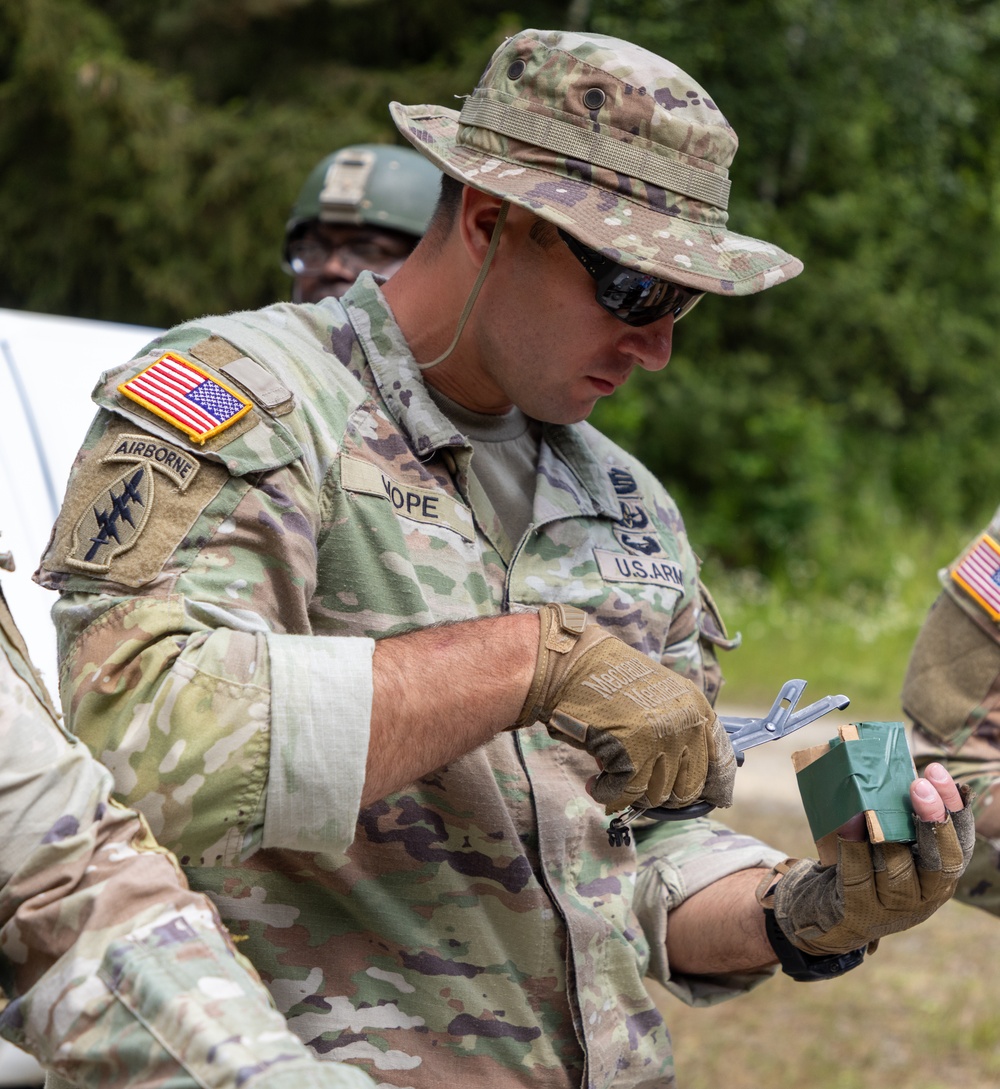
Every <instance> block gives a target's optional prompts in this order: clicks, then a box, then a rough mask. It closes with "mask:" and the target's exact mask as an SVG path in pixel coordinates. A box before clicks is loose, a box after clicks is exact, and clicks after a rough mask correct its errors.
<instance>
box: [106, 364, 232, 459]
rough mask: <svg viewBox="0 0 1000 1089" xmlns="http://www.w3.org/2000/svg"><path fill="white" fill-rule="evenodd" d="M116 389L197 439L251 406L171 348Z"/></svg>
mask: <svg viewBox="0 0 1000 1089" xmlns="http://www.w3.org/2000/svg"><path fill="white" fill-rule="evenodd" d="M118 391H119V392H120V393H124V394H125V396H126V397H130V398H131V399H132V400H133V401H136V402H138V403H139V404H140V405H142V406H143V408H148V409H149V411H150V412H154V413H156V415H157V416H159V417H160V418H161V419H163V420H166V421H167V423H169V424H172V425H173V426H174V427H177V428H180V430H181V431H183V432H185V434H188V435H190V436H191V438H192V439H194V441H195V442H199V443H200V442H205V440H206V439H210V438H211V437H212V436H213V435H218V433H219V432H220V431H225V429H226V428H227V427H230V426H231V425H232V424H234V423H236V421H237V420H238V419H240V417H241V416H244V415H246V413H248V412H249V411H250V409H251V408H253V403H252V402H251V401H248V400H247V399H246V398H245V397H241V396H240V394H238V393H237V392H236V391H235V390H233V389H230V388H229V387H228V386H224V385H223V384H222V383H221V382H219V381H218V380H217V379H215V378H212V377H211V376H210V375H208V374H206V373H205V372H204V371H203V370H201V369H200V368H199V367H196V366H195V365H194V364H193V363H190V362H189V361H188V360H186V359H182V358H181V357H180V356H178V355H174V354H173V352H167V353H166V354H165V355H161V356H160V358H159V359H158V360H157V361H156V362H155V363H151V364H150V365H149V366H148V367H146V368H145V369H144V370H141V371H140V372H139V373H138V374H137V375H136V376H135V377H134V378H130V379H129V380H128V381H127V382H123V383H122V384H121V385H120V386H119V387H118Z"/></svg>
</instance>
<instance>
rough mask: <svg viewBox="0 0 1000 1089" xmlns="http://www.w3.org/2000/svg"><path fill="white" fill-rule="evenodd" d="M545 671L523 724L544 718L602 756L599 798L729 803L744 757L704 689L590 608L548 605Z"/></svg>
mask: <svg viewBox="0 0 1000 1089" xmlns="http://www.w3.org/2000/svg"><path fill="white" fill-rule="evenodd" d="M539 620H540V623H541V637H540V639H539V650H538V660H537V663H536V666H535V676H534V680H533V681H532V685H531V688H530V690H529V692H528V697H527V699H526V700H525V704H524V707H523V708H522V710H521V714H520V715H519V716H518V719H517V723H516V725H518V726H524V725H528V724H529V723H532V722H536V721H540V722H544V723H547V724H548V726H549V729H550V732H553V731H557V732H558V733H559V735H560V736H561V737H562V739H563V740H566V741H568V742H570V743H571V744H575V745H577V746H579V747H580V748H583V749H586V751H587V752H589V753H590V754H591V755H592V756H593V757H594V758H595V759H596V760H597V762H598V763H599V764H600V766H601V773H600V775H599V776H598V778H597V781H596V783H595V785H594V789H593V795H594V798H595V799H596V800H597V801H599V802H601V803H603V804H604V806H605V808H606V811H607V812H608V813H615V812H618V811H619V810H622V809H625V808H626V807H627V806H629V805H635V806H638V807H640V808H650V807H652V806H660V805H668V806H673V807H680V806H684V805H688V804H690V803H691V802H693V801H695V800H697V799H705V800H707V801H710V802H713V803H714V804H715V805H719V806H728V805H729V804H730V803H731V801H732V789H733V779H734V777H735V774H736V760H735V757H734V755H733V750H732V746H731V745H730V743H729V739H728V737H727V735H726V732H725V730H724V729H723V726H722V724H721V722H720V721H719V719H718V716H717V715H716V714H715V711H714V710H713V709H712V706H711V704H709V702H708V700H707V699H706V698H705V695H704V693H703V692H702V691H701V690H700V689H699V688H697V687H696V686H695V685H694V684H692V683H691V682H690V681H688V680H686V679H685V678H683V677H681V676H680V675H679V674H677V673H674V672H672V671H671V670H669V669H667V668H666V667H664V666H662V665H660V664H659V663H658V662H655V661H653V660H652V659H650V658H648V657H646V655H644V654H641V653H640V652H639V651H637V650H633V649H632V647H630V646H629V645H628V644H627V643H624V642H622V640H620V639H617V638H616V637H615V636H613V635H611V634H610V633H608V632H606V631H603V630H601V629H600V628H598V627H597V626H596V625H594V624H590V623H588V620H587V616H586V614H585V613H584V612H582V610H580V609H576V608H574V607H573V606H570V605H546V606H543V608H542V609H541V610H540V611H539Z"/></svg>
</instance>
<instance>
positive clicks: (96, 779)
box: [0, 557, 372, 1089]
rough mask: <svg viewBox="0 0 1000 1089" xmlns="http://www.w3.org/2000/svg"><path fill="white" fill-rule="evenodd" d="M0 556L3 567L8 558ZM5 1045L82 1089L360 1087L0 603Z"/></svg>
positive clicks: (0, 923) (0, 1018) (0, 1029)
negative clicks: (289, 1006)
mask: <svg viewBox="0 0 1000 1089" xmlns="http://www.w3.org/2000/svg"><path fill="white" fill-rule="evenodd" d="M0 559H2V557H0ZM0 740H2V742H3V753H4V758H3V768H2V771H0V827H2V828H3V839H2V844H3V846H2V849H0V983H2V986H3V990H4V993H5V994H6V996H7V998H8V999H9V1001H8V1003H7V1005H6V1006H5V1007H4V1008H3V1012H2V1013H0V1033H2V1034H3V1036H4V1037H5V1039H7V1040H9V1041H11V1043H14V1044H16V1045H17V1046H19V1047H21V1048H23V1049H24V1050H26V1051H28V1052H30V1053H31V1054H32V1055H34V1056H35V1057H36V1058H37V1059H38V1060H39V1062H41V1063H42V1064H43V1065H44V1066H45V1067H46V1068H47V1069H48V1070H50V1071H52V1072H53V1073H55V1074H56V1075H57V1077H60V1078H61V1077H65V1078H66V1079H68V1080H70V1081H72V1082H73V1084H75V1085H81V1086H101V1087H102V1089H110V1087H124V1086H131V1085H146V1086H150V1085H163V1084H167V1083H169V1084H170V1085H171V1086H175V1087H177V1089H183V1087H185V1086H190V1087H191V1089H194V1087H195V1086H202V1087H208V1086H211V1087H219V1089H236V1087H237V1086H244V1087H246V1089H252V1087H253V1086H257V1085H261V1084H265V1083H266V1084H267V1085H268V1086H288V1087H289V1089H291V1087H293V1086H294V1087H295V1089H302V1087H305V1086H312V1087H315V1089H320V1087H326V1089H364V1087H365V1086H369V1087H370V1086H371V1084H372V1083H371V1082H370V1081H369V1079H368V1078H367V1077H365V1075H364V1074H363V1073H362V1072H361V1071H360V1070H357V1069H353V1068H350V1067H346V1066H342V1065H340V1064H334V1063H319V1062H317V1061H316V1059H315V1057H314V1056H312V1055H311V1054H310V1053H309V1052H308V1051H307V1050H306V1049H305V1048H304V1047H303V1046H302V1043H301V1041H300V1040H299V1039H298V1038H297V1037H295V1036H293V1035H292V1034H291V1033H290V1032H289V1031H288V1029H287V1027H286V1025H285V1024H284V1022H283V1020H282V1018H281V1017H280V1015H279V1014H278V1013H277V1012H276V1011H275V1009H274V1008H273V1006H272V1005H271V1004H270V1001H269V998H268V994H267V991H265V990H264V988H263V987H262V986H261V984H260V980H259V979H258V978H257V976H256V974H255V973H254V971H253V969H252V968H251V967H250V966H249V965H248V964H247V963H246V961H245V960H244V959H243V958H242V957H240V956H239V955H238V954H237V953H236V952H235V951H234V949H233V946H232V944H231V943H230V941H229V938H228V936H227V935H226V933H225V931H224V929H223V927H222V924H221V922H220V921H219V918H218V916H217V914H216V912H215V910H214V908H213V907H212V905H211V903H210V902H209V901H208V900H207V899H206V898H205V897H204V896H200V895H197V894H195V893H192V892H190V891H189V889H188V887H187V883H186V882H185V881H184V878H183V876H182V875H181V872H180V870H179V869H178V867H177V863H176V861H175V860H174V859H173V858H172V857H171V856H170V855H168V854H167V853H166V852H165V851H163V850H162V849H160V848H159V847H158V846H157V845H156V843H155V842H154V841H153V839H152V836H151V835H150V834H149V829H148V828H147V827H146V825H145V822H143V821H142V820H141V819H140V818H139V817H138V816H137V815H136V814H135V813H131V812H129V811H128V810H126V809H123V808H121V807H120V806H119V805H117V804H115V803H113V802H111V801H110V800H109V797H110V790H111V785H112V784H111V775H110V774H109V773H108V771H107V770H106V769H105V768H102V767H101V766H100V765H99V764H98V763H97V762H96V761H95V760H94V759H93V757H92V756H91V755H90V753H89V752H88V751H87V750H86V748H85V746H83V745H82V744H80V743H79V742H77V741H75V740H73V739H71V738H69V737H68V736H67V735H66V734H65V733H64V731H63V729H62V727H61V726H60V725H59V719H58V715H57V713H56V711H55V708H54V707H53V706H52V703H51V700H50V698H49V695H48V693H47V692H46V690H45V687H44V685H43V684H42V681H41V679H40V677H39V676H38V674H37V673H36V672H35V670H34V669H33V667H32V665H31V662H30V660H29V658H28V655H27V650H26V648H25V646H24V643H23V641H22V639H21V636H20V633H19V632H18V630H17V628H16V627H15V626H14V622H13V620H12V618H11V615H10V612H9V611H8V610H7V607H6V603H5V602H4V600H3V596H2V594H0Z"/></svg>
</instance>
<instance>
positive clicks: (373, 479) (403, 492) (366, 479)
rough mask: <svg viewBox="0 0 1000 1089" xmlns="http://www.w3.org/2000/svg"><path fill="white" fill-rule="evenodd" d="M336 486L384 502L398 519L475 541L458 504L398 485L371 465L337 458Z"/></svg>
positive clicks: (468, 517) (468, 516)
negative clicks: (443, 529) (439, 529)
mask: <svg viewBox="0 0 1000 1089" xmlns="http://www.w3.org/2000/svg"><path fill="white" fill-rule="evenodd" d="M340 483H341V485H342V486H343V488H344V490H345V491H349V492H360V493H362V494H364V495H375V496H378V497H379V498H380V499H387V500H388V501H389V502H390V503H391V504H392V505H393V507H394V508H395V510H396V513H397V514H398V515H399V516H400V517H401V518H408V519H409V520H410V521H412V522H423V523H425V524H427V525H437V526H447V527H448V529H452V530H454V531H455V532H456V533H458V534H460V535H461V536H462V537H464V538H465V540H467V541H474V540H475V538H476V533H475V528H474V527H473V523H472V514H471V513H470V512H469V511H468V510H467V509H466V508H465V507H464V506H462V504H461V503H458V502H457V501H456V500H454V499H452V498H451V496H448V495H442V494H441V492H439V491H436V490H435V489H433V488H421V487H417V486H415V485H413V484H401V483H400V482H399V481H397V480H394V479H393V478H392V477H391V476H388V475H386V474H385V473H383V472H382V470H381V469H379V468H378V466H376V465H372V464H371V462H368V461H362V460H361V459H360V458H353V457H350V456H349V455H345V456H343V457H341V459H340Z"/></svg>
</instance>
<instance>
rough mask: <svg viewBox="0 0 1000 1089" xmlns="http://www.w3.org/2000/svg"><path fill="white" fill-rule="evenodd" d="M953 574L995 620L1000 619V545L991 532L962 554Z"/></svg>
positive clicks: (956, 580) (953, 577) (959, 583)
mask: <svg viewBox="0 0 1000 1089" xmlns="http://www.w3.org/2000/svg"><path fill="white" fill-rule="evenodd" d="M951 577H952V579H953V580H954V581H955V582H957V583H958V585H959V586H961V587H962V589H963V590H965V591H966V593H968V594H971V595H972V597H973V598H975V600H976V601H978V602H979V604H980V605H982V607H983V608H984V609H985V610H986V611H987V612H988V613H989V614H990V616H991V617H992V618H993V619H994V620H1000V544H998V543H997V542H996V541H995V540H994V539H993V538H992V537H991V536H990V535H989V534H988V533H984V534H983V535H982V537H980V538H979V540H978V541H977V542H976V543H975V545H973V547H972V548H971V549H969V551H968V552H967V553H966V554H965V555H964V556H963V557H962V559H961V561H960V562H959V563H958V565H957V566H956V567H955V569H954V570H953V571H952V573H951Z"/></svg>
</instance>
